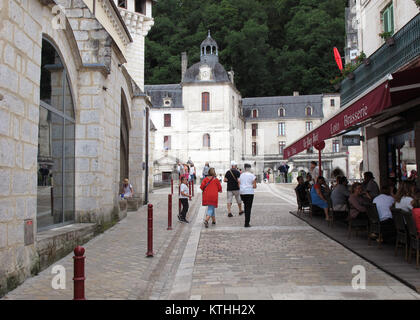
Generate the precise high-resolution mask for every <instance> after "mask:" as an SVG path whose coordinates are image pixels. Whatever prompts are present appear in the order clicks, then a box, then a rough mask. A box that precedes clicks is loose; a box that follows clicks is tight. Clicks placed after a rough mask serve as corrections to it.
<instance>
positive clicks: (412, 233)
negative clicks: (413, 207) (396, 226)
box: [403, 211, 420, 268]
mask: <svg viewBox="0 0 420 320" xmlns="http://www.w3.org/2000/svg"><path fill="white" fill-rule="evenodd" d="M403 217H404V220H405V223H406V226H407V229H408V240H409V241H408V246H409V256H408V262H409V263H411V254H412V252H413V250H416V267H417V268H418V267H419V251H420V246H419V244H420V240H419V233H418V231H417V227H416V224H415V222H414V219H413V214H412V213H411V212H407V211H403Z"/></svg>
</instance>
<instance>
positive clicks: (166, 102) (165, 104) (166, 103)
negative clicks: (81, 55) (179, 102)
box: [163, 97, 172, 107]
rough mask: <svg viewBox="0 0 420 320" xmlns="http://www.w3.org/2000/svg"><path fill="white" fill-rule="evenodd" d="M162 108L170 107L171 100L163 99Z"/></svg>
mask: <svg viewBox="0 0 420 320" xmlns="http://www.w3.org/2000/svg"><path fill="white" fill-rule="evenodd" d="M163 106H164V107H171V106H172V99H171V98H169V97H166V98H163Z"/></svg>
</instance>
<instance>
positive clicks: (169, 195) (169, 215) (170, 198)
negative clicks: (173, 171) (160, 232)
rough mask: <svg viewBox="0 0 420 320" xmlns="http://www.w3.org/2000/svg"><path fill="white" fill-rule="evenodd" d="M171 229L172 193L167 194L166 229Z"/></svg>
mask: <svg viewBox="0 0 420 320" xmlns="http://www.w3.org/2000/svg"><path fill="white" fill-rule="evenodd" d="M166 230H172V194H168V229H166Z"/></svg>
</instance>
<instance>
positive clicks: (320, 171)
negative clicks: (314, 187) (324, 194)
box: [318, 149, 322, 176]
mask: <svg viewBox="0 0 420 320" xmlns="http://www.w3.org/2000/svg"><path fill="white" fill-rule="evenodd" d="M318 161H319V176H322V164H321V149H319V150H318Z"/></svg>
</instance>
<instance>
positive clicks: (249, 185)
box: [238, 163, 257, 228]
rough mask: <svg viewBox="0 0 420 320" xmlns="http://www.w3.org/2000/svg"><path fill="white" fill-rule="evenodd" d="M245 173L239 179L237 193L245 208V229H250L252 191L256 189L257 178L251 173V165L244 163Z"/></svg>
mask: <svg viewBox="0 0 420 320" xmlns="http://www.w3.org/2000/svg"><path fill="white" fill-rule="evenodd" d="M244 167H245V172H244V173H242V174H241V176H240V177H239V179H238V181H239V193H240V194H241V200H242V201H243V203H244V206H245V228H249V227H250V224H249V222H250V220H251V209H252V202H253V201H254V189H255V188H256V187H257V180H256V179H257V177H256V176H255V175H254V174H253V173H251V165H250V164H248V163H245V166H244Z"/></svg>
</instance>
